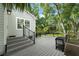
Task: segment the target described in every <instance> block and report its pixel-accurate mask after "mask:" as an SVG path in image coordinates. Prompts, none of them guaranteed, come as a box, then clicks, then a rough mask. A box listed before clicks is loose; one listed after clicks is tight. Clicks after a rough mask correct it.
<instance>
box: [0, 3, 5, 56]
mask: <svg viewBox="0 0 79 59" xmlns="http://www.w3.org/2000/svg"><path fill="white" fill-rule="evenodd" d="M3 52H4V9H3V7H2V4H0V55H1V54H2V53H3Z"/></svg>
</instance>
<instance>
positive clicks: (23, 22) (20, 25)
mask: <svg viewBox="0 0 79 59" xmlns="http://www.w3.org/2000/svg"><path fill="white" fill-rule="evenodd" d="M23 25H25V26H26V27H27V28H30V22H29V21H28V20H25V19H22V18H17V29H23Z"/></svg>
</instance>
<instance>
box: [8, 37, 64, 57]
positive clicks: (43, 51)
mask: <svg viewBox="0 0 79 59" xmlns="http://www.w3.org/2000/svg"><path fill="white" fill-rule="evenodd" d="M7 56H64V52H62V51H59V50H56V49H55V37H50V36H42V37H38V38H36V43H35V44H34V45H32V46H29V47H26V48H25V49H21V50H20V51H16V52H14V53H11V54H7Z"/></svg>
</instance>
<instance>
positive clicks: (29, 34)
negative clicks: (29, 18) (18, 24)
mask: <svg viewBox="0 0 79 59" xmlns="http://www.w3.org/2000/svg"><path fill="white" fill-rule="evenodd" d="M23 36H24V37H27V38H29V39H31V40H32V41H33V43H34V44H35V37H36V35H35V32H33V31H32V30H30V29H29V28H27V27H26V26H24V25H23Z"/></svg>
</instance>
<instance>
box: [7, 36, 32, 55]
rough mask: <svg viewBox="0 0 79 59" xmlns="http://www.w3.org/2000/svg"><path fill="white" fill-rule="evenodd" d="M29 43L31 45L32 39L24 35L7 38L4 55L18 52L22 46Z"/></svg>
mask: <svg viewBox="0 0 79 59" xmlns="http://www.w3.org/2000/svg"><path fill="white" fill-rule="evenodd" d="M30 45H33V41H32V40H30V39H28V38H24V37H15V38H8V40H7V53H6V55H8V54H10V53H14V52H18V51H20V50H22V49H24V48H27V47H29V46H30Z"/></svg>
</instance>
